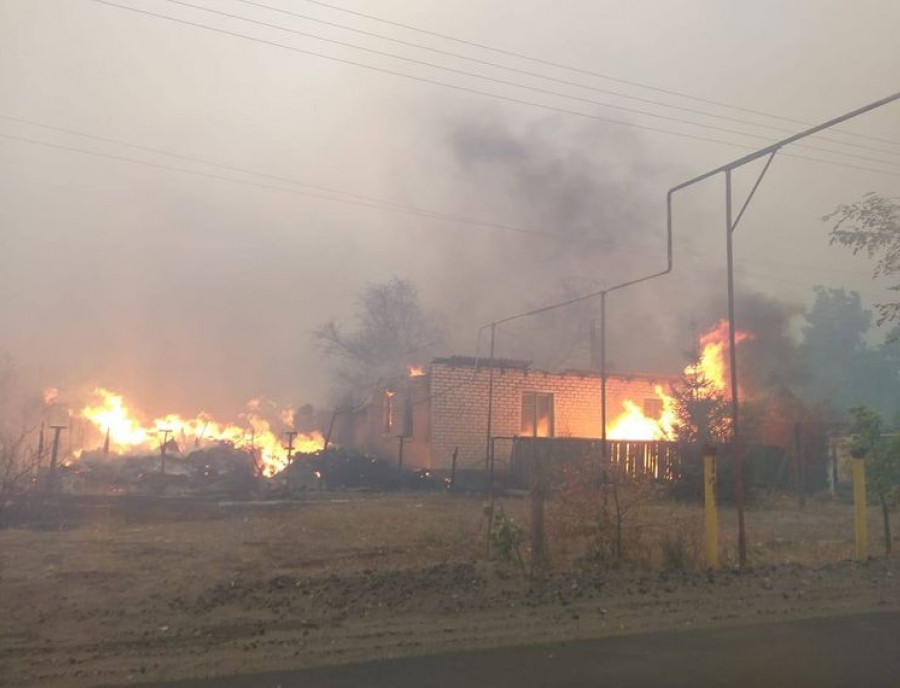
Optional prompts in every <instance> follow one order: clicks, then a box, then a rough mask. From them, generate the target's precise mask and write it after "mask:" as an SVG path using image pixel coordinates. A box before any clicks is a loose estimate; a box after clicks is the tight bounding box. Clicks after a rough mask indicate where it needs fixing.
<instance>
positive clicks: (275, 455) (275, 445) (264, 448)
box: [81, 388, 325, 476]
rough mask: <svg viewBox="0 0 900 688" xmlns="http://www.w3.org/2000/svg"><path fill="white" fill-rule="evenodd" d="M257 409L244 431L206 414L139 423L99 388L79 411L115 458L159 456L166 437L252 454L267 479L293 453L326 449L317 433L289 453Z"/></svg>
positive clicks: (253, 406) (301, 437) (251, 408)
mask: <svg viewBox="0 0 900 688" xmlns="http://www.w3.org/2000/svg"><path fill="white" fill-rule="evenodd" d="M259 407H260V403H259V400H257V399H254V400H253V401H251V402H250V403H249V404H248V410H247V413H246V414H245V415H244V419H245V421H246V425H245V426H239V425H223V424H220V423H218V422H217V421H216V420H215V419H213V418H212V416H210V415H209V414H207V413H201V414H199V415H197V417H195V418H182V417H181V416H179V415H177V414H167V415H165V416H162V417H160V418H157V419H155V420H154V421H152V422H150V423H145V422H143V421H142V420H140V414H138V413H137V412H135V411H133V410H132V409H129V407H128V406H127V405H126V403H125V400H124V398H123V397H122V396H121V395H120V394H116V393H115V392H111V391H110V390H108V389H103V388H98V389H96V390H95V391H94V400H93V402H92V403H91V404H89V405H88V406H85V407H84V408H83V409H82V410H81V416H82V417H83V418H86V419H87V420H89V421H90V422H91V423H92V424H93V425H94V427H96V428H97V430H98V431H99V432H100V433H101V435H102V436H103V437H104V438H106V437H109V448H110V449H111V450H112V451H115V452H117V453H133V452H136V451H158V450H159V447H160V443H161V442H163V441H164V440H165V438H169V439H171V440H173V441H175V442H176V443H178V444H179V446H182V447H183V448H187V445H192V446H196V447H199V446H202V445H204V444H206V443H210V442H225V443H228V444H231V445H233V446H234V447H235V448H237V449H243V450H246V451H249V452H250V453H251V454H253V456H254V457H255V458H256V459H257V461H258V463H259V467H260V470H261V472H262V473H263V475H266V476H272V475H275V474H276V473H278V472H279V471H281V470H282V469H284V468H285V467H286V466H287V465H288V464H289V463H290V460H291V453H292V452H293V453H295V454H311V453H313V452H316V451H319V450H321V449H322V448H323V447H324V446H325V439H324V438H323V437H322V434H321V433H319V432H312V433H308V434H307V433H298V434H297V435H296V437H294V441H293V448H292V449H289V448H288V447H286V446H285V445H284V444H283V443H282V442H281V440H280V439H279V437H278V435H276V434H275V433H274V432H273V431H272V427H271V425H270V424H269V422H268V421H267V420H266V419H265V418H263V417H262V416H261V415H260V412H259ZM282 420H283V421H284V422H285V423H286V422H287V421H288V420H290V421H291V425H292V421H293V415H292V414H283V415H282ZM291 425H288V427H291ZM104 442H105V439H104Z"/></svg>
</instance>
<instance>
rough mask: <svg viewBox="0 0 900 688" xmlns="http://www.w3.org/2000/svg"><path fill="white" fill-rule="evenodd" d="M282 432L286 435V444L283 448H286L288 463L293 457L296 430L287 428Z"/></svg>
mask: <svg viewBox="0 0 900 688" xmlns="http://www.w3.org/2000/svg"><path fill="white" fill-rule="evenodd" d="M284 434H285V435H286V436H287V444H286V445H285V446H284V448H285V449H286V450H287V460H288V465H290V464H291V462H292V461H293V458H294V438H295V437H296V436H297V431H296V430H288V431H286V432H285V433H284Z"/></svg>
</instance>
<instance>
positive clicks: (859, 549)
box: [852, 458, 869, 561]
mask: <svg viewBox="0 0 900 688" xmlns="http://www.w3.org/2000/svg"><path fill="white" fill-rule="evenodd" d="M852 461H853V507H854V510H855V519H854V520H855V526H856V528H855V530H856V561H865V560H866V559H867V558H868V544H869V532H868V523H867V522H866V461H865V459H856V458H854V459H852Z"/></svg>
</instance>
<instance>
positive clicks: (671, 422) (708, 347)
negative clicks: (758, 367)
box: [606, 320, 753, 441]
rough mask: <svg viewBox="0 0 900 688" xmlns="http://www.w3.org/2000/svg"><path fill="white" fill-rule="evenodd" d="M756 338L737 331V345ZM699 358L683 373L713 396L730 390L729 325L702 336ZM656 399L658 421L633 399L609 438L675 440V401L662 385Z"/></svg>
mask: <svg viewBox="0 0 900 688" xmlns="http://www.w3.org/2000/svg"><path fill="white" fill-rule="evenodd" d="M752 338H753V335H752V334H750V333H749V332H742V331H737V332H735V343H736V344H740V343H741V342H744V341H746V340H748V339H752ZM700 346H701V351H700V357H699V359H698V360H697V362H696V363H692V364H691V365H689V366H687V367H685V369H684V374H685V375H687V376H689V377H694V378H700V379H703V380H705V381H707V382H708V383H709V385H710V388H711V389H710V392H709V393H710V394H721V393H724V392H727V391H728V389H729V383H728V379H727V377H728V370H729V368H728V360H727V358H726V356H727V353H728V322H727V321H726V320H720V321H719V322H717V323H716V324H715V326H714V327H713V328H712V329H711V330H710V331H709V332H706V333H705V334H703V335H702V336H701V337H700ZM655 392H656V396H657V397H658V398H659V399H660V401H661V402H662V413H661V414H660V417H659V418H649V417H648V416H647V415H646V414H645V413H644V410H643V409H642V408H641V406H639V405H638V404H637V403H636V402H635V401H633V400H632V399H626V400H625V401H624V402H622V408H623V410H622V413H621V414H620V415H619V416H618V417H617V418H616V419H615V420H614V421H613V422H612V423H611V425H610V426H609V427H608V429H607V432H606V436H607V438H609V439H611V440H635V441H642V440H643V441H652V440H673V439H675V423H676V420H677V412H676V409H675V399H673V398H672V397H671V396H669V395H668V394H666V392H665V391H664V390H663V388H662V387H661V386H659V385H657V386H656V389H655Z"/></svg>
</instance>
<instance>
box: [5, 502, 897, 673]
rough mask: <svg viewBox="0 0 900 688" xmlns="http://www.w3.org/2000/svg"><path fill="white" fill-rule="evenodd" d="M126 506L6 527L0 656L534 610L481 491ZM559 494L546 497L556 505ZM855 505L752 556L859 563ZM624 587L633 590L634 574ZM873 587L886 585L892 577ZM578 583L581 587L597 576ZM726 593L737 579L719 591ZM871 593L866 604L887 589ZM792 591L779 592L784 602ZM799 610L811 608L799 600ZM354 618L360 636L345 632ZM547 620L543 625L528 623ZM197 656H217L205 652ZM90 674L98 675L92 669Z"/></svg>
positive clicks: (323, 641)
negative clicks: (496, 545)
mask: <svg viewBox="0 0 900 688" xmlns="http://www.w3.org/2000/svg"><path fill="white" fill-rule="evenodd" d="M125 503H126V502H123V503H121V504H117V505H113V506H111V505H110V504H106V505H102V504H100V505H94V506H93V507H92V508H91V509H87V510H84V509H82V516H81V517H80V518H79V520H78V523H77V525H76V526H75V527H73V528H71V529H63V530H45V531H38V530H30V529H11V530H7V531H2V532H0V598H2V599H3V614H0V639H2V643H0V645H2V646H3V648H4V649H3V650H2V652H0V664H3V663H4V662H9V665H10V666H12V665H15V666H16V667H17V671H18V674H17V675H19V676H32V677H34V676H38V677H41V676H43V677H44V678H43V679H42V681H44V682H45V683H46V684H47V685H51V683H53V682H54V681H56V684H55V685H60V686H62V685H94V684H95V683H100V682H110V681H112V682H115V681H122V680H124V678H126V677H134V676H138V677H140V676H142V675H143V672H144V671H146V672H148V676H149V675H153V676H158V677H178V676H183V675H190V674H191V673H192V672H195V671H206V670H208V668H207V669H204V668H202V667H209V666H217V667H219V670H232V669H234V670H240V669H241V667H244V666H245V665H244V664H241V663H240V662H238V660H237V659H235V658H236V657H238V655H234V654H233V650H232V649H230V648H233V647H234V646H235V644H239V645H240V647H242V648H243V650H244V652H246V653H249V654H241V655H239V657H241V658H244V659H242V660H241V661H244V660H246V661H250V659H249V658H253V662H257V663H258V664H259V665H260V666H266V662H268V661H270V659H267V657H268V658H271V657H272V656H274V655H273V654H272V653H276V654H278V653H280V654H278V656H279V657H280V658H281V659H279V661H281V662H288V661H289V658H290V657H296V656H306V655H297V653H298V652H305V653H307V654H308V656H309V658H310V661H340V659H341V657H343V655H340V656H338V655H333V654H331V655H325V654H323V653H325V652H326V651H327V652H332V650H334V648H336V647H338V648H339V647H343V645H342V643H345V642H349V641H348V640H347V638H350V637H351V636H353V637H355V638H357V639H356V640H354V641H353V642H358V643H363V642H364V643H368V644H366V645H365V648H366V649H365V653H368V654H364V653H363V650H359V652H360V656H370V655H371V654H372V653H377V652H380V650H378V648H379V647H381V643H382V642H383V641H381V640H379V639H380V638H381V637H382V636H381V635H380V634H381V631H380V630H377V629H382V628H384V627H385V626H384V624H388V625H389V626H390V625H391V624H394V623H400V622H399V621H398V619H400V618H403V619H410V618H412V617H413V616H415V615H418V617H416V618H418V621H417V622H416V623H417V624H418V625H415V624H412V622H407V621H403V624H406V625H404V626H403V628H407V627H408V628H409V629H410V630H409V634H410V635H411V636H412V637H415V636H416V635H421V634H423V633H426V634H431V635H433V636H435V638H434V642H435V643H438V644H440V643H442V642H444V641H443V640H441V636H440V634H439V632H438V631H439V629H438V627H437V626H435V624H439V620H441V621H440V624H443V623H445V621H446V619H447V618H449V617H447V614H450V615H451V616H452V615H453V614H466V613H468V614H472V615H479V614H481V615H484V614H487V615H488V616H491V615H496V614H499V613H500V612H499V611H491V610H507V611H504V612H503V613H504V614H513V612H512V611H509V610H510V609H517V608H519V605H523V606H522V609H529V608H532V607H534V601H533V600H532V601H529V600H530V598H529V597H528V595H529V594H531V593H530V592H529V585H528V583H527V582H526V581H522V580H521V579H519V578H517V577H516V576H517V574H514V573H510V572H507V573H505V574H503V576H502V577H501V578H495V577H493V574H492V573H491V569H490V568H484V567H483V564H482V563H475V564H473V563H472V562H477V561H478V560H480V559H482V558H483V555H484V544H485V526H486V520H485V516H484V503H483V500H482V499H481V498H478V497H468V498H467V497H451V496H448V495H443V494H398V495H380V496H379V495H371V496H363V495H348V496H346V497H339V496H338V497H335V496H327V497H324V498H317V499H311V500H310V501H305V502H298V503H295V504H290V505H282V506H278V505H276V506H261V505H258V506H254V505H244V506H241V505H236V506H217V505H209V504H205V505H196V508H195V507H194V506H192V505H191V504H190V503H185V502H175V501H171V502H165V501H163V502H159V503H157V504H155V505H154V507H153V512H152V514H149V515H148V513H144V512H142V511H141V510H137V511H134V510H132V511H129V510H128V509H124V508H123V507H122V504H125ZM503 508H504V511H505V512H506V513H507V514H508V515H510V516H511V517H512V518H513V519H514V520H516V521H517V522H518V523H519V524H520V525H522V526H523V527H524V528H525V530H526V533H527V528H528V513H529V504H528V501H527V500H524V499H507V500H503ZM553 508H554V505H553V503H552V501H551V503H550V504H549V505H548V512H549V511H551V510H552V509H553ZM85 513H86V514H87V516H85V515H84V514H85ZM852 517H853V513H852V508H851V506H850V505H848V504H843V503H838V502H828V501H816V500H813V501H811V502H810V503H809V505H808V507H807V509H806V510H805V511H803V512H800V511H799V510H798V509H797V507H796V503H795V502H794V501H793V500H784V501H776V502H775V503H774V504H771V505H769V506H767V507H765V508H763V507H758V508H753V509H749V510H748V512H747V531H748V536H749V544H750V555H751V560H752V564H753V565H754V566H757V567H762V566H766V565H773V564H779V565H780V564H784V563H796V564H808V565H822V564H830V563H832V562H840V561H842V560H847V559H848V558H849V557H850V555H851V553H852V546H853V539H852V538H853V521H852ZM702 519H703V512H702V509H701V508H700V507H699V506H694V505H684V504H673V503H660V502H656V503H651V504H644V505H641V506H640V508H638V509H636V510H635V511H634V513H633V522H632V526H631V530H630V533H631V535H630V536H629V537H630V538H631V539H630V540H629V541H628V543H627V547H628V548H629V549H628V550H626V553H627V554H628V555H629V557H630V560H631V562H632V563H634V564H636V567H637V568H638V569H639V571H638V572H637V573H636V574H635V575H638V576H640V577H644V578H645V577H646V575H647V574H646V573H641V571H643V572H647V571H650V570H651V569H656V568H659V567H663V566H669V567H670V568H676V569H679V568H680V569H684V570H686V571H690V570H691V569H701V568H702V567H703V540H702ZM735 523H736V517H735V513H734V510H733V509H730V508H725V509H723V510H722V514H721V536H720V542H721V546H722V551H723V555H724V560H725V562H726V564H727V563H729V562H732V561H733V560H734V558H735V556H734V552H735V544H734V543H735V534H736V527H735ZM897 532H900V528H897ZM870 535H871V538H872V543H871V550H870V551H871V552H872V554H873V555H878V554H880V552H881V551H882V550H881V545H880V520H879V516H878V514H877V513H876V511H875V510H874V509H873V510H872V512H871V514H870ZM551 538H552V539H551V556H553V561H552V563H553V569H554V571H556V572H557V573H556V574H554V575H562V574H561V573H560V572H561V571H562V570H565V569H572V568H573V564H574V563H575V562H576V561H577V560H578V558H579V556H580V554H581V553H582V548H583V547H584V544H585V542H584V538H581V539H578V538H571V539H569V540H565V539H559V538H557V537H556V536H555V535H554V534H553V533H552V531H551ZM435 567H437V569H435ZM499 573H500V572H498V575H499ZM766 575H768V574H766ZM817 575H818V574H817ZM834 575H835V576H838V578H840V576H842V575H844V574H838V573H835V574H834ZM873 575H874V574H873ZM510 576H512V578H510ZM579 580H581V579H579ZM831 580H832V579H830V578H827V577H826V578H825V579H823V581H825V582H824V583H823V585H826V584H827V585H829V586H833V589H834V590H835V591H838V590H840V592H829V590H831V589H832V588H828V590H825V591H823V592H822V593H821V597H822V599H823V600H832V599H834V600H844V601H845V602H840V604H845V603H846V604H849V602H846V600H849V599H850V598H849V597H848V593H847V592H846V590H845V588H844V587H841V586H845V582H841V581H843V579H840V580H838V582H829V581H831ZM835 580H837V579H835ZM879 580H880V579H879ZM876 583H877V581H876ZM876 583H872V586H876ZM565 585H566V587H565V588H564V589H565V590H570V589H571V586H570V584H569V583H566V584H565ZM579 585H581V584H579ZM610 585H612V583H610ZM665 585H669V584H668V583H666V584H665ZM691 585H695V584H694V583H691ZM747 585H749V586H751V588H752V585H753V584H752V583H747ZM846 585H851V583H846ZM285 586H287V587H288V588H289V589H290V591H291V592H290V594H288V593H287V592H285V591H284V587H285ZM373 586H375V587H373ZM485 586H487V587H485ZM622 586H623V589H624V590H626V591H628V590H630V588H631V584H630V583H628V582H627V581H626V582H623V583H622ZM877 586H882V587H877ZM877 586H876V587H877V591H879V592H877V595H882V594H883V593H882V592H880V591H882V590H883V589H886V588H883V583H877ZM638 587H640V588H641V589H643V588H645V587H647V586H646V584H641V585H640V586H638ZM610 589H611V588H610ZM850 589H852V588H850ZM579 590H580V592H579V593H578V594H579V595H584V594H586V592H587V590H588V589H587V588H583V587H581V588H579ZM667 590H668V589H667ZM873 590H876V588H873ZM694 591H695V589H694V588H690V591H689V594H691V595H694V594H701V593H702V590H698V591H697V592H694ZM566 594H570V593H566ZM627 594H629V595H630V594H632V593H631V592H627ZM652 594H656V593H652ZM659 594H662V595H666V594H674V593H669V592H667V591H664V592H662V593H659ZM702 594H704V595H706V594H707V593H702ZM722 594H729V595H730V594H732V593H731V592H728V591H727V590H726V589H725V588H723V593H722ZM746 594H747V595H748V599H754V600H755V599H756V597H757V596H758V594H759V591H758V590H757V589H756V588H752V590H751V589H750V588H748V592H747V593H746ZM773 594H774V593H773ZM792 594H793V593H792ZM875 594H876V593H872V599H871V600H869V601H868V602H866V604H870V603H871V604H876V603H877V604H882V603H883V602H882V601H880V600H881V597H878V598H877V599H876V597H874V595H875ZM523 596H524V597H523ZM541 599H544V598H541ZM697 599H705V598H697ZM779 600H781V598H780V597H779V598H774V597H773V601H772V604H773V605H775V606H773V607H772V609H773V610H777V609H778V607H777V605H779V604H781V602H779ZM872 600H874V601H872ZM538 603H539V604H544V602H540V600H538ZM604 604H606V605H609V604H610V602H604ZM828 604H832V602H828ZM834 604H838V603H837V602H836V603H834ZM511 605H512V606H511ZM696 607H697V601H696V600H694V599H693V598H691V599H688V598H687V597H686V598H685V601H684V604H683V608H684V614H685V615H689V614H690V615H694V614H695V613H696V612H695V610H696ZM803 609H808V606H806V607H804V606H802V605H801V606H799V607H798V610H800V611H802V610H803ZM651 611H652V610H651ZM517 613H518V612H516V614H517ZM535 613H536V612H535ZM623 613H625V612H623ZM766 613H768V612H766ZM798 613H799V611H798ZM554 614H556V612H554ZM627 614H630V615H632V616H633V617H634V618H635V619H638V622H639V623H640V624H643V625H644V627H647V628H652V627H653V623H656V622H654V621H653V619H657V618H658V616H655V614H657V613H656V612H653V613H650V612H648V611H647V609H646V608H645V607H644V606H640V605H638V606H635V607H634V609H632V610H631V611H627ZM648 614H649V616H648ZM718 616H719V614H718V612H716V614H714V615H712V616H710V618H713V619H714V618H718ZM354 618H355V619H357V620H356V621H353V619H354ZM461 618H462V617H460V619H461ZM478 618H481V617H478ZM491 618H493V616H491ZM516 618H518V617H516ZM553 618H554V619H555V618H556V616H553ZM629 618H631V617H629ZM691 618H693V616H691ZM722 618H724V617H722ZM351 622H352V623H353V624H355V625H354V626H352V627H353V628H356V629H358V632H359V633H360V634H361V635H357V636H354V635H353V633H350V634H349V635H348V633H349V631H348V630H346V629H344V630H341V629H342V628H344V624H350V623H351ZM447 623H449V622H447ZM454 623H456V622H454ZM509 623H513V626H510V625H509ZM372 624H374V626H373V627H372V628H373V629H374V630H372V629H370V625H372ZM516 624H520V621H514V622H502V623H501V622H499V621H498V622H497V625H496V628H494V627H493V626H492V627H491V628H493V629H494V630H491V633H498V634H501V635H502V634H509V633H510V632H511V629H512V628H518V627H519V626H516ZM482 626H483V622H482V621H478V620H476V619H475V618H474V616H473V618H472V619H469V620H468V621H466V622H465V623H463V621H462V620H461V621H460V622H459V628H460V632H461V633H463V636H461V639H462V638H463V637H464V638H466V639H468V640H467V641H466V642H469V641H471V639H472V638H475V637H480V636H479V634H481V633H482V631H480V630H474V629H478V628H482ZM544 626H545V624H544V622H538V623H537V624H536V625H535V623H534V622H531V624H530V625H527V624H526V626H522V628H525V627H531V628H535V629H539V628H542V627H544ZM546 627H547V628H551V627H552V625H551V626H546ZM279 628H280V629H281V631H280V632H281V633H282V635H280V636H274V637H273V636H272V635H271V634H272V633H273V630H272V629H279ZM310 628H314V629H320V630H315V631H310V630H309V629H310ZM348 628H349V627H348ZM398 628H399V626H398ZM266 629H268V630H269V632H270V636H269V637H272V638H273V640H271V641H270V646H267V647H266V648H265V653H262V649H260V653H258V654H254V652H256V650H255V649H254V648H257V645H258V643H259V641H258V640H254V639H253V638H254V637H255V635H256V634H258V633H263V632H265V630H266ZM328 629H331V630H328ZM366 629H370V630H366ZM576 630H577V629H576ZM310 632H313V633H317V634H319V635H318V636H317V638H316V642H317V643H318V645H315V646H314V645H313V644H312V641H309V642H310V644H309V646H308V649H305V650H304V649H303V647H305V646H304V645H303V643H306V642H307V640H306V635H307V633H310ZM398 632H399V631H398ZM484 632H487V631H484ZM573 632H575V631H573ZM577 632H582V631H577ZM591 632H593V631H591ZM176 633H177V642H178V648H179V650H178V652H174V647H173V645H171V644H168V643H169V642H175V641H176V638H175V634H176ZM354 633H356V631H354ZM372 633H374V635H372ZM404 633H406V631H404ZM168 636H173V637H172V638H171V639H170V640H167V637H168ZM276 637H277V638H278V640H277V641H276V640H275V639H274V638H276ZM404 637H405V636H404ZM498 637H500V636H498ZM503 637H506V635H504V636H503ZM297 638H300V639H301V640H300V641H298V640H296V639H297ZM360 638H363V639H365V640H364V641H363V640H360ZM201 641H202V642H201ZM297 642H300V645H296V643H297ZM285 643H287V645H285ZM291 643H293V644H291ZM335 643H337V644H335ZM372 643H375V644H372ZM272 644H275V645H272ZM285 648H288V649H290V652H291V653H292V654H286V652H287V650H286V649H285ZM292 648H297V649H292ZM317 648H318V649H317ZM328 648H331V649H328ZM348 651H349V650H348ZM396 651H399V650H396ZM266 653H268V654H266ZM317 653H318V654H317ZM200 655H202V656H203V657H204V658H205V659H204V660H203V662H205V663H204V664H196V663H197V662H200V661H201V660H200V659H197V657H198V656H200ZM147 657H150V658H151V659H147ZM48 662H49V664H48ZM148 662H149V663H148ZM192 662H193V663H194V664H192ZM221 662H228V663H227V664H221V665H220V664H218V663H221ZM53 663H65V667H61V666H59V665H58V664H53ZM51 665H53V666H51ZM246 666H247V667H250V666H251V664H247V665H246ZM252 666H254V667H255V666H257V664H252ZM191 667H194V668H191ZM91 671H93V672H95V673H93V674H91V673H87V672H91ZM51 679H52V680H51ZM67 681H71V683H67Z"/></svg>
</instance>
